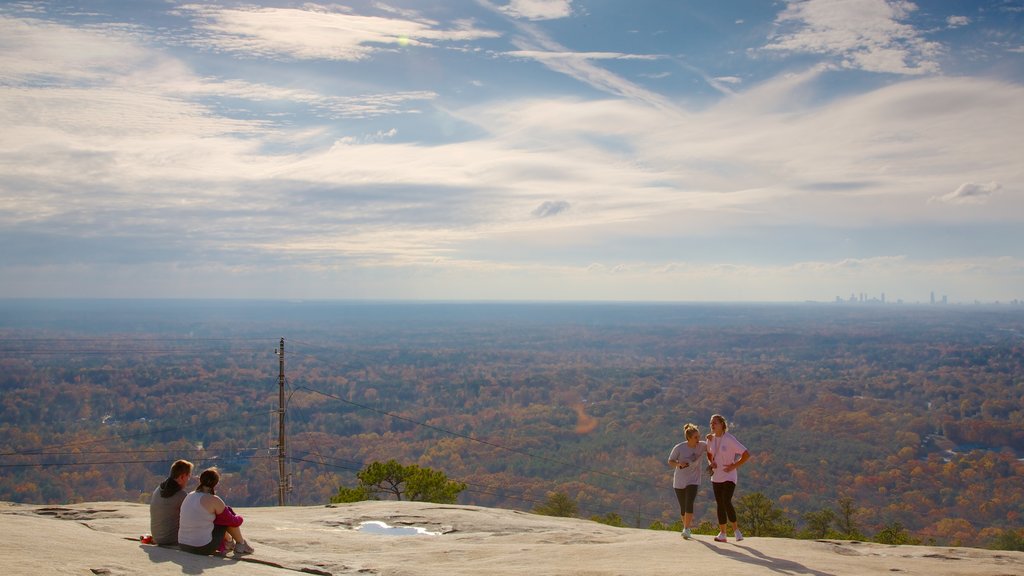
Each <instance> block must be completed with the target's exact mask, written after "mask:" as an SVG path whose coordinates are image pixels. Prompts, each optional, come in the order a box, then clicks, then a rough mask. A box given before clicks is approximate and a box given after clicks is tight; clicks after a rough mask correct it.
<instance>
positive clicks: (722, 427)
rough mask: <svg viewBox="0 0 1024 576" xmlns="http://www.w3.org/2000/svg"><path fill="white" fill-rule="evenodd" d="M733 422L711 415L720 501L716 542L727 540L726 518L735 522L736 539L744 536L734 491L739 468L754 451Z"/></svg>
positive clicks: (710, 446)
mask: <svg viewBox="0 0 1024 576" xmlns="http://www.w3.org/2000/svg"><path fill="white" fill-rule="evenodd" d="M728 430H729V425H728V424H726V422H725V418H724V417H722V415H721V414H715V415H714V416H712V417H711V432H712V433H711V434H708V436H707V442H708V462H709V468H710V469H711V473H712V475H711V486H712V488H714V491H715V503H716V504H717V505H718V536H715V541H716V542H726V541H727V538H726V536H725V530H726V522H731V523H732V530H733V533H734V534H735V536H736V541H737V542H739V541H740V540H743V534H742V533H741V532H740V527H739V522H737V520H736V509H735V508H733V505H732V495H733V493H734V492H735V491H736V481H737V479H738V477H739V475H738V474H737V473H736V470H737V469H738V468H739V467H740V466H743V464H744V463H745V462H746V461H747V460H749V459H750V452H747V448H746V447H745V446H743V444H740V441H739V440H737V439H736V437H735V436H733V435H732V434H730V433H729V432H728Z"/></svg>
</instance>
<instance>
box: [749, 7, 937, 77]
mask: <svg viewBox="0 0 1024 576" xmlns="http://www.w3.org/2000/svg"><path fill="white" fill-rule="evenodd" d="M916 9H917V7H916V6H915V5H914V4H912V3H910V2H906V1H903V0H846V1H844V2H835V1H833V0H789V2H788V5H787V7H786V9H785V10H783V11H782V12H781V13H780V14H779V15H778V17H777V18H776V20H775V24H776V26H777V28H778V32H777V33H776V34H775V35H774V36H773V38H772V40H771V42H769V43H768V44H767V45H766V46H764V48H763V49H764V50H768V51H776V52H780V53H794V54H820V55H825V56H831V57H834V58H836V63H837V64H838V65H839V66H841V67H843V68H851V69H858V70H866V71H868V72H887V73H893V74H928V73H934V72H938V71H939V66H938V63H937V61H936V57H937V56H938V54H939V53H940V52H941V50H942V47H941V45H940V44H938V43H935V42H929V41H927V40H925V39H924V38H923V37H922V35H921V34H920V33H919V32H918V31H917V30H916V29H914V28H913V27H912V26H910V25H907V24H903V23H901V21H902V20H904V19H906V18H907V17H908V16H909V15H910V13H911V12H913V11H914V10H916Z"/></svg>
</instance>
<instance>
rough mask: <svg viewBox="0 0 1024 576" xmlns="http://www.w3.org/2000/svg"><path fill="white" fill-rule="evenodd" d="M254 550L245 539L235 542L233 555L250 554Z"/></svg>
mask: <svg viewBox="0 0 1024 576" xmlns="http://www.w3.org/2000/svg"><path fill="white" fill-rule="evenodd" d="M253 552H255V550H253V549H252V546H249V543H248V542H246V541H245V540H242V541H241V542H235V556H241V555H242V554H252V553H253Z"/></svg>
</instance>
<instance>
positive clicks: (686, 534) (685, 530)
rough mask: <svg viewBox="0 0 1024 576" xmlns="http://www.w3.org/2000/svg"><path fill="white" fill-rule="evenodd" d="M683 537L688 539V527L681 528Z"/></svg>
mask: <svg viewBox="0 0 1024 576" xmlns="http://www.w3.org/2000/svg"><path fill="white" fill-rule="evenodd" d="M683 538H686V539H687V540H689V539H690V529H689V528H683Z"/></svg>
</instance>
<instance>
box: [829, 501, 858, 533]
mask: <svg viewBox="0 0 1024 576" xmlns="http://www.w3.org/2000/svg"><path fill="white" fill-rule="evenodd" d="M836 504H838V505H839V512H838V514H837V515H836V519H835V524H836V531H837V532H839V535H840V536H841V537H843V538H849V539H850V540H863V539H864V535H863V534H861V532H860V528H859V527H857V521H856V520H855V519H854V517H855V516H856V515H857V509H856V508H855V507H854V505H853V498H851V497H849V496H841V497H840V498H839V500H838V501H837V502H836Z"/></svg>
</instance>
